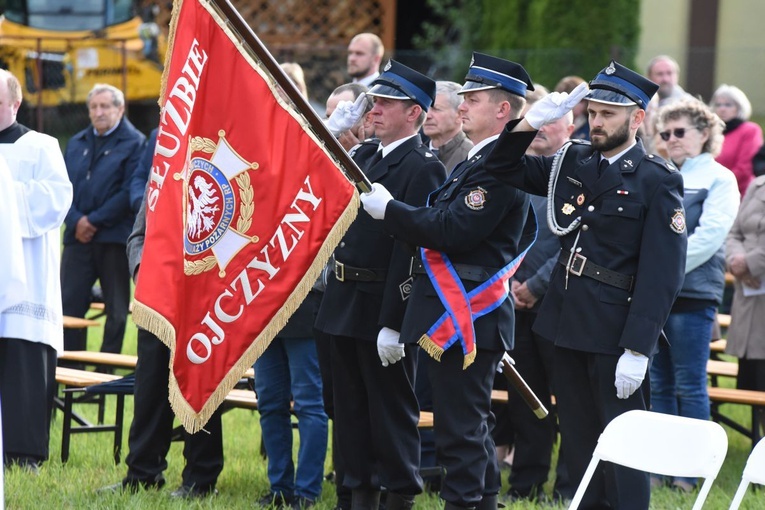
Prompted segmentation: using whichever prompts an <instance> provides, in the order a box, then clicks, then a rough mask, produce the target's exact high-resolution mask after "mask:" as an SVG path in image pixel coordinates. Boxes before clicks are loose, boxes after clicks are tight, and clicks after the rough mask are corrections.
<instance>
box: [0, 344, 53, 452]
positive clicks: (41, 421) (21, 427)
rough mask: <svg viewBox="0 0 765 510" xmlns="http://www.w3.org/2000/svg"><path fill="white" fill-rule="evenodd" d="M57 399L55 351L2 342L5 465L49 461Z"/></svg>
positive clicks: (0, 389)
mask: <svg viewBox="0 0 765 510" xmlns="http://www.w3.org/2000/svg"><path fill="white" fill-rule="evenodd" d="M55 395H56V350H55V349H54V348H53V347H51V346H50V345H46V344H41V343H37V342H29V341H27V340H21V339H18V338H0V401H2V413H3V415H2V416H3V418H2V419H3V453H4V455H3V457H4V459H3V461H4V463H5V464H13V463H18V464H37V463H39V462H42V461H44V460H47V459H48V443H49V442H50V417H51V412H52V410H53V397H55Z"/></svg>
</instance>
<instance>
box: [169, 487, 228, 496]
mask: <svg viewBox="0 0 765 510" xmlns="http://www.w3.org/2000/svg"><path fill="white" fill-rule="evenodd" d="M216 494H218V489H216V488H215V487H197V486H196V485H192V486H191V487H189V486H188V485H181V486H180V487H178V488H177V489H175V490H174V491H173V492H171V493H170V497H171V498H175V499H200V498H206V497H207V496H215V495H216Z"/></svg>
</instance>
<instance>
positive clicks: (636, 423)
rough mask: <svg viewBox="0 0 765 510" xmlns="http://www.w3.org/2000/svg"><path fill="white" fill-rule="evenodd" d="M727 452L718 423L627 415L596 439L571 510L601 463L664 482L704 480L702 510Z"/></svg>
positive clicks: (699, 500) (700, 498)
mask: <svg viewBox="0 0 765 510" xmlns="http://www.w3.org/2000/svg"><path fill="white" fill-rule="evenodd" d="M727 451H728V436H727V435H726V434H725V430H724V429H723V428H722V427H721V426H720V425H718V424H717V423H715V422H712V421H705V420H697V419H694V418H684V417H681V416H672V415H669V414H661V413H655V412H650V411H628V412H626V413H624V414H622V415H620V416H618V417H616V418H615V419H614V420H612V421H611V423H609V424H608V425H607V426H606V429H605V430H604V431H603V433H602V434H601V435H600V438H599V439H598V445H597V447H595V451H594V452H593V454H592V460H591V461H590V465H589V466H587V471H586V472H585V474H584V477H583V478H582V481H581V483H580V484H579V488H577V490H576V494H575V495H574V499H573V500H572V501H571V505H570V506H569V510H573V509H576V508H578V507H579V504H580V503H581V502H582V497H583V496H584V493H585V491H586V490H587V486H588V485H589V483H590V480H591V479H592V475H593V474H594V473H595V469H596V468H597V467H598V463H599V462H600V461H601V460H604V461H608V462H613V463H614V464H619V465H622V466H627V467H630V468H633V469H638V470H640V471H647V472H649V473H655V474H659V475H666V476H683V477H692V478H704V484H703V485H702V486H701V490H700V491H699V495H698V497H697V498H696V503H695V504H694V505H693V510H700V509H701V507H702V505H703V504H704V500H706V498H707V495H708V494H709V490H710V489H711V488H712V482H714V479H715V478H716V477H717V473H718V472H719V471H720V467H721V466H722V463H723V460H725V454H726V453H727Z"/></svg>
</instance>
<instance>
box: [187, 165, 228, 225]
mask: <svg viewBox="0 0 765 510" xmlns="http://www.w3.org/2000/svg"><path fill="white" fill-rule="evenodd" d="M195 189H196V191H197V192H198V194H197V195H195V194H194V190H195ZM215 195H217V190H216V189H215V188H213V185H212V184H210V183H208V182H207V181H205V180H204V178H202V177H201V176H199V175H197V176H196V178H195V179H194V184H193V186H189V205H188V220H187V221H188V223H187V225H186V229H187V233H188V235H189V237H199V236H200V235H201V234H202V233H204V232H209V231H210V230H212V229H213V228H215V218H214V214H215V213H216V212H218V211H219V210H220V207H218V206H217V205H214V204H215V203H216V202H218V201H219V200H220V197H217V196H215Z"/></svg>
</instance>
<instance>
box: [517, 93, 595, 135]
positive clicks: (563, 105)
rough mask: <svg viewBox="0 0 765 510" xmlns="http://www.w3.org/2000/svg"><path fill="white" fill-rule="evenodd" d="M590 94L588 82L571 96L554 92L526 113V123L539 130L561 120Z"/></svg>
mask: <svg viewBox="0 0 765 510" xmlns="http://www.w3.org/2000/svg"><path fill="white" fill-rule="evenodd" d="M589 92H590V88H589V86H588V85H587V82H582V83H580V84H579V85H578V86H577V87H576V88H575V89H574V90H572V91H571V94H567V93H566V92H552V93H551V94H547V95H546V96H545V97H543V98H542V99H540V100H539V101H537V102H536V103H534V104H533V105H532V106H531V108H530V109H529V111H528V112H527V113H526V116H525V119H526V122H528V123H529V125H530V126H531V127H532V128H534V129H537V130H538V129H539V128H541V127H542V126H544V125H546V124H550V123H552V122H555V121H556V120H558V119H560V118H561V117H563V116H564V115H566V114H567V113H568V112H570V111H571V110H573V109H574V106H576V105H577V104H579V101H581V100H582V99H584V96H586V95H587V94H588V93H589Z"/></svg>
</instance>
